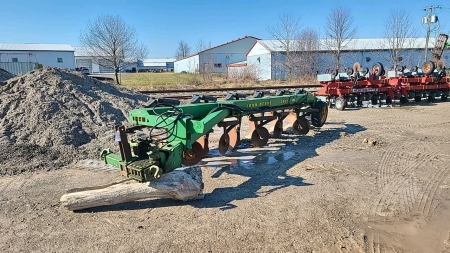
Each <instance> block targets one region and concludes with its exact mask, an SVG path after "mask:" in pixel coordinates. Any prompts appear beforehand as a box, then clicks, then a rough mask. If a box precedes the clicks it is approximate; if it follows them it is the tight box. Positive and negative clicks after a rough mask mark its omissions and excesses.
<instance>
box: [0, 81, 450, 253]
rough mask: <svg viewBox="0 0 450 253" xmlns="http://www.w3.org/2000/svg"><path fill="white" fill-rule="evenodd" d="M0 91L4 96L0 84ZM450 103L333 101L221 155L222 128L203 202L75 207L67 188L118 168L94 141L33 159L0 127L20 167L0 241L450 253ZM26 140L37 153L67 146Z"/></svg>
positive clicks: (34, 246)
mask: <svg viewBox="0 0 450 253" xmlns="http://www.w3.org/2000/svg"><path fill="white" fill-rule="evenodd" d="M16 78H17V77H16ZM80 78H86V77H82V76H80ZM63 79H64V78H63ZM64 80H66V79H64ZM58 83H61V82H56V84H58ZM67 85H68V84H67ZM68 86H70V85H68ZM117 96H119V94H117ZM36 97H37V96H36ZM0 99H2V100H1V101H2V102H1V104H2V106H3V104H4V102H3V101H5V100H4V93H1V94H0ZM132 101H135V100H133V99H131V100H130V102H129V104H128V105H127V106H129V107H128V108H130V107H132V106H133V105H135V104H134V103H135V102H137V101H135V102H132ZM27 106H29V107H28V108H29V111H33V110H34V109H33V108H34V107H33V105H32V104H28V105H27ZM34 106H35V107H36V108H39V106H41V102H39V100H37V101H35V105H34ZM17 108H18V107H17ZM81 108H83V107H81ZM110 108H120V109H121V110H124V111H126V110H128V109H127V108H125V106H124V104H120V105H118V106H114V103H113V102H111V104H110ZM4 110H5V109H4V107H2V111H0V112H1V113H3V114H2V118H1V120H2V127H4V125H5V121H4V120H5V119H6V117H7V116H5V115H9V114H4V112H5V111H4ZM98 110H99V109H98V108H94V109H92V111H93V114H92V115H97V114H96V113H97V111H98ZM449 110H450V103H448V102H447V103H443V102H437V103H433V104H427V103H425V102H422V103H419V104H416V103H409V104H407V105H405V106H401V107H400V106H398V104H395V106H394V107H393V108H361V109H348V110H345V111H337V110H334V109H331V110H330V112H329V116H328V122H327V124H325V126H324V127H322V128H321V129H313V130H311V131H310V132H309V133H308V134H307V135H305V136H295V135H292V134H290V133H289V132H287V133H285V134H283V136H282V137H281V138H279V139H270V141H269V144H268V145H267V146H266V147H264V148H260V149H255V148H249V140H248V139H244V140H243V144H242V147H243V148H238V149H237V150H235V151H233V152H232V153H231V154H229V155H227V156H226V157H220V156H219V155H218V152H217V150H216V149H215V148H216V143H217V140H218V137H219V136H220V134H221V132H220V130H217V131H216V132H215V133H214V136H213V137H212V140H213V141H212V147H211V152H210V154H209V155H208V156H207V157H206V158H205V159H204V160H203V161H202V162H200V165H201V167H202V172H203V180H204V183H205V189H204V194H205V198H204V199H203V200H197V201H191V202H178V201H174V200H165V199H154V200H143V201H138V202H133V203H125V204H118V205H113V206H105V207H98V208H92V209H88V210H85V211H81V212H71V211H67V210H65V209H64V208H62V207H61V206H60V203H59V199H60V197H61V196H62V195H63V194H64V193H65V190H66V189H70V188H75V187H83V186H93V185H101V184H106V183H110V182H112V181H114V180H117V179H120V178H121V177H120V175H119V172H118V170H116V169H106V168H105V166H103V164H102V162H101V161H96V160H92V158H93V157H95V156H96V153H95V152H94V151H92V150H95V149H92V150H91V151H92V152H94V153H92V154H89V155H90V157H86V158H91V159H90V160H83V159H82V158H83V155H84V154H85V153H82V152H88V151H82V152H81V151H80V153H76V154H74V157H75V160H74V161H75V162H77V163H76V164H73V165H70V166H65V167H58V163H52V162H48V163H45V164H42V166H43V167H42V166H41V167H39V168H38V169H29V167H27V166H29V164H28V162H27V159H31V158H28V155H29V152H30V151H29V150H27V149H22V146H17V145H19V144H18V143H20V142H19V140H25V139H23V138H25V137H23V138H22V139H21V138H19V137H17V138H9V139H7V138H6V137H3V138H4V139H3V149H2V152H8V150H12V151H13V153H11V152H10V153H9V154H10V156H8V157H4V156H3V157H1V160H0V162H1V165H2V166H3V167H4V166H5V165H4V163H5V162H6V163H7V164H8V166H11V164H12V163H14V162H15V168H16V169H15V170H14V171H16V172H17V173H5V172H4V173H2V174H1V177H0V213H1V215H0V233H1V234H2V236H1V237H0V251H1V252H450V197H449V196H450V177H449V175H450V155H449V154H450V145H449V143H450V135H449V134H448V133H449V130H448V129H449V127H450V119H449V118H448V115H449ZM23 113H24V114H25V115H26V113H27V110H25V111H23ZM100 116H101V115H100ZM80 117H81V116H80ZM110 117H112V115H111V116H110ZM93 119H95V117H94V118H93ZM80 120H81V119H80ZM111 120H112V118H111ZM8 122H12V119H10V120H9V121H8ZM11 126H15V125H14V124H12V125H11ZM104 127H105V129H107V128H108V127H109V126H108V124H106V123H105V126H104ZM243 128H244V129H245V128H246V127H243ZM18 129H23V127H20V128H18ZM83 129H85V128H83ZM3 131H4V130H3ZM16 131H18V130H16ZM102 131H103V130H102ZM0 132H1V131H0ZM14 134H17V133H16V132H14ZM0 135H1V134H0ZM245 135H247V134H246V133H245V132H244V134H243V136H245ZM21 136H22V135H21ZM107 136H108V138H110V137H111V136H109V135H107ZM105 138H106V137H105ZM111 138H112V137H111ZM0 140H1V139H0ZM30 140H34V139H32V138H31V139H30ZM36 140H37V139H36ZM33 142H34V145H37V146H38V147H39V149H35V150H34V152H37V153H40V152H50V151H51V150H53V151H54V150H57V149H58V148H59V147H60V146H61V145H62V146H64V145H66V144H64V142H61V143H58V145H53V146H52V145H51V144H48V143H46V142H43V143H40V142H38V141H33ZM89 143H90V142H89ZM111 143H112V142H111ZM84 145H86V144H84ZM96 145H100V144H96ZM103 145H108V144H107V142H104V144H103ZM81 146H83V145H81ZM81 146H80V147H81ZM105 147H106V146H105ZM244 147H247V148H244ZM71 150H72V151H73V152H78V151H79V150H82V149H78V148H77V147H75V148H73V149H71ZM83 150H84V149H83ZM21 157H22V158H21ZM42 157H47V159H49V161H52V158H48V156H47V154H44V155H42ZM7 159H9V160H7ZM14 159H18V160H14ZM55 159H58V158H55ZM23 168H28V169H23ZM3 170H4V168H3ZM10 171H12V170H11V169H10Z"/></svg>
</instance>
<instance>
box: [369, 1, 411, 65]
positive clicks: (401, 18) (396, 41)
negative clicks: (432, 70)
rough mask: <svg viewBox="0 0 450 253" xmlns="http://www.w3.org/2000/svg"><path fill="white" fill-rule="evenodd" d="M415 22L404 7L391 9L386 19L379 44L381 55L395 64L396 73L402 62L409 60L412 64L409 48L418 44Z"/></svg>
mask: <svg viewBox="0 0 450 253" xmlns="http://www.w3.org/2000/svg"><path fill="white" fill-rule="evenodd" d="M413 23H414V22H412V20H411V18H410V16H409V14H408V13H406V11H405V10H403V9H394V10H391V12H390V14H389V17H388V19H387V20H386V21H385V27H384V32H383V35H384V38H383V39H382V40H381V41H380V43H379V45H377V46H378V47H379V48H380V49H381V52H380V53H379V55H380V57H381V58H382V59H383V60H385V61H386V62H388V63H389V64H391V65H392V66H393V69H394V71H395V74H397V69H398V66H400V65H401V63H402V62H404V61H406V60H409V64H411V65H412V61H413V59H412V55H413V54H412V51H410V50H408V49H412V48H414V47H415V46H416V44H417V30H416V29H415V28H414V27H413V26H412V24H413ZM408 52H409V53H408Z"/></svg>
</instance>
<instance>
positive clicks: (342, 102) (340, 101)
mask: <svg viewBox="0 0 450 253" xmlns="http://www.w3.org/2000/svg"><path fill="white" fill-rule="evenodd" d="M334 107H336V110H338V111H343V110H344V109H345V107H347V99H345V98H343V97H337V98H336V101H335V102H334Z"/></svg>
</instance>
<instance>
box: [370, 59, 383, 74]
mask: <svg viewBox="0 0 450 253" xmlns="http://www.w3.org/2000/svg"><path fill="white" fill-rule="evenodd" d="M383 72H384V67H383V64H381V62H375V63H374V64H373V66H372V74H373V75H374V76H381V75H383Z"/></svg>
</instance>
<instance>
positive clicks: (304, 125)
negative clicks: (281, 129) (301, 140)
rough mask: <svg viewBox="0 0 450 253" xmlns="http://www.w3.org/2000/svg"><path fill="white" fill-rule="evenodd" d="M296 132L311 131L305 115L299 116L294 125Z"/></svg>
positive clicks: (303, 133)
mask: <svg viewBox="0 0 450 253" xmlns="http://www.w3.org/2000/svg"><path fill="white" fill-rule="evenodd" d="M292 130H293V131H294V133H295V134H299V135H305V134H307V133H308V132H309V125H308V120H307V119H306V118H305V117H299V118H298V119H297V121H295V122H294V124H293V125H292Z"/></svg>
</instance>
